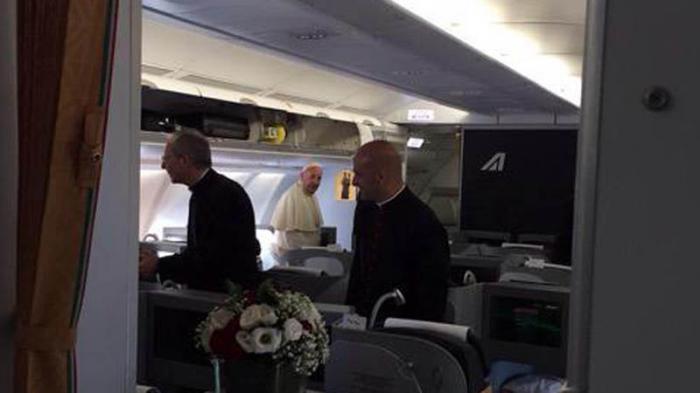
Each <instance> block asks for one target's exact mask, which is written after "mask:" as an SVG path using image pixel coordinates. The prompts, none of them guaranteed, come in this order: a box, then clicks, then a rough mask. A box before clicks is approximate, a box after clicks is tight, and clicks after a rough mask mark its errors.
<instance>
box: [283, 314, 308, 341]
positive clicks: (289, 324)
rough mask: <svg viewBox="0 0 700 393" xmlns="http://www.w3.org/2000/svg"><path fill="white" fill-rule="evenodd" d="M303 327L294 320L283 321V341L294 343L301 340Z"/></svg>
mask: <svg viewBox="0 0 700 393" xmlns="http://www.w3.org/2000/svg"><path fill="white" fill-rule="evenodd" d="M303 331H304V327H303V326H301V323H299V321H297V320H296V319H294V318H290V319H287V320H286V321H284V339H285V340H287V341H296V340H298V339H299V338H301V334H302V332H303Z"/></svg>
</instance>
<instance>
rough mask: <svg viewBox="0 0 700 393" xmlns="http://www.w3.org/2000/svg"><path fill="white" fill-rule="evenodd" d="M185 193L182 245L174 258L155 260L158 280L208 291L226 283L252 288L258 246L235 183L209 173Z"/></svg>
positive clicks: (249, 211) (247, 200) (251, 214)
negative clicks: (187, 197) (184, 243)
mask: <svg viewBox="0 0 700 393" xmlns="http://www.w3.org/2000/svg"><path fill="white" fill-rule="evenodd" d="M190 191H191V192H192V195H191V196H190V205H189V215H188V218H187V247H186V248H185V250H184V251H183V252H182V253H180V254H175V255H172V256H168V257H164V258H160V260H159V262H158V273H160V276H161V280H166V279H171V280H174V281H177V282H180V283H184V284H187V285H188V287H190V288H192V289H201V290H208V291H225V290H226V285H225V281H226V279H229V280H231V281H233V282H236V283H239V284H241V285H244V286H252V285H255V284H256V281H257V279H258V265H257V259H256V257H257V255H258V254H259V252H260V245H259V243H258V241H257V240H256V238H255V213H254V212H253V205H252V204H251V202H250V198H248V194H246V192H245V190H244V189H243V187H241V185H240V184H238V183H236V182H235V181H233V180H231V179H229V178H227V177H225V176H223V175H221V174H219V173H217V172H216V171H214V170H213V169H210V170H209V171H208V172H207V174H206V175H204V177H203V178H202V179H201V180H200V181H199V182H197V183H196V184H195V185H194V186H192V187H191V188H190Z"/></svg>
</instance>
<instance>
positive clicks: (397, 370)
mask: <svg viewBox="0 0 700 393" xmlns="http://www.w3.org/2000/svg"><path fill="white" fill-rule="evenodd" d="M396 321H399V323H398V324H397V323H396ZM424 323H425V324H427V325H424ZM435 327H438V329H437V330H435ZM468 337H471V338H470V339H468ZM470 340H473V336H468V328H466V327H462V326H455V325H448V324H442V323H431V322H424V321H411V320H394V322H393V323H392V321H391V319H389V320H387V322H386V323H385V327H383V328H380V329H378V330H368V331H360V330H350V329H340V328H334V330H333V337H332V345H331V357H330V360H329V362H328V364H327V365H326V368H325V388H326V391H331V392H336V393H350V392H357V391H372V392H376V393H394V392H396V393H398V392H401V393H418V392H423V393H438V392H440V393H471V392H476V393H478V392H481V391H482V390H483V389H484V388H485V387H486V382H485V375H486V368H485V364H484V357H483V353H482V352H481V351H480V350H479V349H478V348H477V347H476V346H475V345H474V344H473V341H470ZM377 364H381V365H382V367H376V365H377Z"/></svg>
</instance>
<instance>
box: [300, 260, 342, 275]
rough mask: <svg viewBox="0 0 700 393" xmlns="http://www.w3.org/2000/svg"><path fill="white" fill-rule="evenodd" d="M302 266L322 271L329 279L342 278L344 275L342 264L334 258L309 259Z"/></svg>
mask: <svg viewBox="0 0 700 393" xmlns="http://www.w3.org/2000/svg"><path fill="white" fill-rule="evenodd" d="M304 266H305V267H308V268H312V269H318V270H322V271H324V272H325V273H326V274H327V275H329V276H331V277H342V276H343V275H344V274H345V269H344V267H343V263H342V262H340V261H339V260H337V259H335V258H328V257H323V256H319V257H311V258H308V259H307V260H306V261H304Z"/></svg>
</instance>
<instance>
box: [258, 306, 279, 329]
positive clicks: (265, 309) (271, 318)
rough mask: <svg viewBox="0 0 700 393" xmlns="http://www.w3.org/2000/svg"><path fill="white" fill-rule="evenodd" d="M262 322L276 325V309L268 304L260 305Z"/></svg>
mask: <svg viewBox="0 0 700 393" xmlns="http://www.w3.org/2000/svg"><path fill="white" fill-rule="evenodd" d="M260 322H261V323H262V324H264V325H268V326H269V325H274V324H276V323H277V314H275V309H274V308H272V307H270V306H268V305H267V304H261V305H260Z"/></svg>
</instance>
